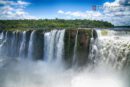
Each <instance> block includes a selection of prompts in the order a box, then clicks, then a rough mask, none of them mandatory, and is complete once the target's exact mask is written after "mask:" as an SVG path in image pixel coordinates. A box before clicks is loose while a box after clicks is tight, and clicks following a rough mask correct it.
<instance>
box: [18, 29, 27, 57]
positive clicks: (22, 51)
mask: <svg viewBox="0 0 130 87" xmlns="http://www.w3.org/2000/svg"><path fill="white" fill-rule="evenodd" d="M25 49H26V31H24V32H23V33H22V42H21V46H20V51H19V57H20V58H25Z"/></svg>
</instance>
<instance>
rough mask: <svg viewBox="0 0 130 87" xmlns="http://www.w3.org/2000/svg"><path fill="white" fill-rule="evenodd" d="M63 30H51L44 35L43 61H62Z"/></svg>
mask: <svg viewBox="0 0 130 87" xmlns="http://www.w3.org/2000/svg"><path fill="white" fill-rule="evenodd" d="M64 33H65V30H53V31H51V32H47V33H45V34H44V59H45V60H46V61H48V62H51V61H52V60H54V59H55V61H56V62H60V61H62V58H63V51H64Z"/></svg>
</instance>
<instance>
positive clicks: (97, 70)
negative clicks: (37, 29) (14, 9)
mask: <svg viewBox="0 0 130 87" xmlns="http://www.w3.org/2000/svg"><path fill="white" fill-rule="evenodd" d="M97 32H98V36H99V37H98V38H97V40H96V41H95V40H94V39H93V38H92V39H91V40H92V41H91V44H92V50H93V51H92V52H91V55H92V56H91V57H92V58H91V59H92V60H93V61H94V63H93V64H92V65H94V68H92V67H88V66H86V67H85V66H84V68H76V69H73V68H69V69H66V68H65V65H64V63H63V60H62V59H63V55H64V54H63V53H64V33H65V30H53V31H51V32H47V33H45V34H44V54H45V55H44V59H45V61H43V60H41V61H40V60H39V61H30V60H26V59H24V60H20V61H18V60H16V59H12V60H7V62H0V64H1V63H3V65H4V66H3V67H0V87H126V85H124V83H123V81H124V78H123V76H121V74H120V71H117V70H116V69H121V68H119V67H122V65H124V64H123V62H122V61H123V60H124V59H126V58H127V57H126V55H127V54H128V52H129V51H130V49H129V42H130V40H129V35H126V36H125V35H124V34H123V35H120V34H118V35H115V33H112V34H111V35H109V34H107V35H106V36H104V35H102V34H101V33H100V32H101V31H100V30H99V31H97ZM108 32H109V33H111V32H113V31H108ZM116 33H117V32H116ZM33 36H34V32H32V33H31V36H30V42H29V49H28V51H29V54H28V57H29V59H31V56H32V55H31V54H32V51H33V50H35V49H33V47H32V46H33V41H35V40H34V38H33ZM22 43H24V41H23V40H22ZM22 43H21V45H22ZM76 43H77V41H76ZM23 47H24V45H23ZM31 47H32V48H31ZM107 47H108V48H109V49H106V48H107ZM75 48H76V47H75ZM1 49H2V48H1ZM20 49H22V47H20ZM123 49H125V51H123V53H121V52H122V50H123ZM115 50H116V51H115ZM114 52H116V53H114ZM106 54H108V55H109V56H106ZM117 54H120V55H121V57H122V58H123V59H122V60H120V61H118V60H117V59H118V58H119V56H120V55H117ZM75 55H76V54H75ZM113 55H114V56H113ZM1 58H3V57H2V56H1ZM111 58H112V59H111ZM109 59H110V60H109ZM113 61H114V65H116V69H115V67H114V65H113ZM53 62H55V63H53ZM59 62H60V63H59ZM92 65H91V64H90V66H92Z"/></svg>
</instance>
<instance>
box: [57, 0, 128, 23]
mask: <svg viewBox="0 0 130 87" xmlns="http://www.w3.org/2000/svg"><path fill="white" fill-rule="evenodd" d="M129 2H130V0H115V1H114V2H105V3H104V4H103V6H102V8H103V9H102V12H100V11H86V12H81V11H74V12H72V11H67V12H65V11H63V10H59V12H58V13H59V14H61V15H64V16H67V17H68V16H70V17H69V18H80V19H90V20H104V21H108V22H111V23H112V24H114V25H129V26H130V3H129Z"/></svg>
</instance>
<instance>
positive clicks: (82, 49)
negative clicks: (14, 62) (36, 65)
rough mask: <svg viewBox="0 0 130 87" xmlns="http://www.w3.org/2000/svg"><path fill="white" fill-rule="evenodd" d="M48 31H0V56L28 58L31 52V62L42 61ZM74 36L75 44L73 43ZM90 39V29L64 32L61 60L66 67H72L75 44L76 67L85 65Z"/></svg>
mask: <svg viewBox="0 0 130 87" xmlns="http://www.w3.org/2000/svg"><path fill="white" fill-rule="evenodd" d="M50 31H51V30H29V31H0V34H1V35H2V33H3V38H2V40H1V41H2V42H1V43H3V45H2V47H1V48H0V50H1V54H2V53H4V56H11V57H24V58H28V56H29V51H30V50H31V57H32V59H33V60H39V59H40V60H44V59H45V58H44V51H45V50H44V34H45V32H50ZM57 31H58V30H57ZM77 31H78V33H77ZM33 32H34V34H33V39H32V40H31V34H32V33H33ZM76 35H77V43H76V42H75V39H76ZM91 37H92V30H91V29H67V30H65V34H64V51H63V52H64V53H63V54H64V55H63V60H64V61H65V63H67V64H68V67H69V66H72V62H73V55H74V46H75V44H77V47H76V58H77V61H78V62H77V63H78V65H84V64H86V63H87V61H88V54H89V43H90V38H91ZM4 41H5V42H4ZM30 41H32V42H30ZM48 44H50V43H48ZM29 45H32V48H31V49H30V50H29V47H31V46H29ZM55 48H56V47H55ZM7 49H8V50H7ZM21 52H22V54H21ZM21 55H22V56H21Z"/></svg>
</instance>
